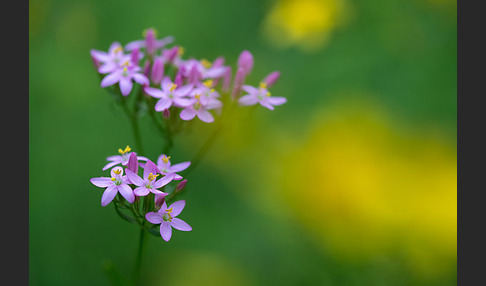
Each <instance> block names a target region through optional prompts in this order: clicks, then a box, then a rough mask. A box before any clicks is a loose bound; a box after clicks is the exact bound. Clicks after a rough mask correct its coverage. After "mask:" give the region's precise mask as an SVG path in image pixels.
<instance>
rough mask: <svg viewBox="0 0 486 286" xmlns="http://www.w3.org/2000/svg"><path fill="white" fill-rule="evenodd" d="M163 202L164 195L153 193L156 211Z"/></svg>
mask: <svg viewBox="0 0 486 286" xmlns="http://www.w3.org/2000/svg"><path fill="white" fill-rule="evenodd" d="M164 202H165V195H155V203H154V207H155V210H156V211H158V210H159V209H160V208H161V207H162V205H163V204H164Z"/></svg>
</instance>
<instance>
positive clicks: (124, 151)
mask: <svg viewBox="0 0 486 286" xmlns="http://www.w3.org/2000/svg"><path fill="white" fill-rule="evenodd" d="M130 151H132V149H131V148H130V146H128V145H127V147H125V150H122V149H121V148H120V149H118V153H120V154H121V155H123V154H125V153H127V152H130Z"/></svg>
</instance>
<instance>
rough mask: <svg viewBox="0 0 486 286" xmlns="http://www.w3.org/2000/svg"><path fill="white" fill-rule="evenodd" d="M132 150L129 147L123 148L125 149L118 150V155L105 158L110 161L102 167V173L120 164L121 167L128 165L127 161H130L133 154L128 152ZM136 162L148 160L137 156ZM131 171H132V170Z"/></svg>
mask: <svg viewBox="0 0 486 286" xmlns="http://www.w3.org/2000/svg"><path fill="white" fill-rule="evenodd" d="M131 150H132V149H131V148H130V146H127V147H125V149H121V148H120V149H118V153H119V154H120V155H114V156H110V157H108V158H106V160H108V161H111V162H110V163H108V164H106V165H105V166H104V167H103V171H104V170H107V169H109V168H111V167H113V166H115V165H118V164H122V165H123V166H126V165H127V164H128V161H129V159H130V156H131V154H132V153H133V152H130V151H131ZM137 158H138V160H140V161H147V160H148V158H146V157H143V156H137ZM132 171H133V170H132Z"/></svg>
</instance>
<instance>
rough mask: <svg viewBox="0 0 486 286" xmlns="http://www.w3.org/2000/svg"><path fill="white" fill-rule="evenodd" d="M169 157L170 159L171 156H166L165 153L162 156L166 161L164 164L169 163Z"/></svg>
mask: <svg viewBox="0 0 486 286" xmlns="http://www.w3.org/2000/svg"><path fill="white" fill-rule="evenodd" d="M169 159H170V156H169V157H167V156H165V155H164V156H162V162H164V164H167V163H169Z"/></svg>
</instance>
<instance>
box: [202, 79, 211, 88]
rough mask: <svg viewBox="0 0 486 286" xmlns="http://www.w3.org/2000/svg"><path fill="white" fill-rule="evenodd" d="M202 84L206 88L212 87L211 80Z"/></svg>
mask: <svg viewBox="0 0 486 286" xmlns="http://www.w3.org/2000/svg"><path fill="white" fill-rule="evenodd" d="M203 84H204V85H205V86H206V87H211V86H212V85H213V80H212V79H208V80H206V81H204V82H203Z"/></svg>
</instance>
